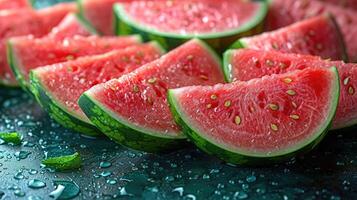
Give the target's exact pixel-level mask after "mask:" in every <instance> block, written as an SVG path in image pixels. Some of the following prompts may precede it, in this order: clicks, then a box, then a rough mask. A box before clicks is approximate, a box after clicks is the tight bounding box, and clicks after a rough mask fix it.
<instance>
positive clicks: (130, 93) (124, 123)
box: [79, 39, 224, 152]
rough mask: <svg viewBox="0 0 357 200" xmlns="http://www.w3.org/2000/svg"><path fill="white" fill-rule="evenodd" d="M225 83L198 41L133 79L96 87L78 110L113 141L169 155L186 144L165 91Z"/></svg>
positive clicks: (146, 67) (213, 57)
mask: <svg viewBox="0 0 357 200" xmlns="http://www.w3.org/2000/svg"><path fill="white" fill-rule="evenodd" d="M223 81H224V79H223V73H222V71H221V66H220V60H219V58H218V57H217V56H216V55H215V53H214V52H213V51H212V50H211V49H210V48H209V47H208V46H207V45H206V44H204V43H203V42H201V41H200V40H197V39H195V40H192V41H189V42H187V43H185V44H183V45H182V46H180V47H178V48H177V49H175V50H173V51H171V52H169V53H168V54H166V55H164V56H163V57H161V58H160V59H158V60H156V61H153V62H151V63H148V64H146V65H144V66H142V67H140V68H139V69H137V70H135V71H134V72H132V73H129V74H127V75H124V76H122V77H121V78H119V79H113V80H111V81H109V82H107V83H105V84H99V85H96V86H94V87H93V88H92V89H90V90H88V91H87V92H85V93H84V95H82V96H81V98H80V99H79V106H80V107H81V108H82V110H83V111H84V113H85V114H86V115H87V116H88V118H89V119H90V120H91V121H92V122H93V123H94V124H95V125H96V126H97V127H98V128H99V129H100V130H101V131H102V132H103V133H104V134H106V135H107V136H109V137H110V138H111V139H113V140H114V141H116V142H118V143H120V144H122V145H125V146H128V147H131V148H134V149H139V150H144V151H148V152H157V151H165V150H169V149H173V148H177V147H178V146H179V145H180V144H182V142H183V141H186V140H185V137H184V135H183V134H182V133H181V131H180V130H179V128H178V127H177V126H176V124H175V122H174V120H173V118H172V115H171V113H170V110H169V107H168V104H167V99H166V93H167V90H168V89H169V88H178V87H182V86H189V85H213V84H216V83H220V82H223Z"/></svg>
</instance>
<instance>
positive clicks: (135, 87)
mask: <svg viewBox="0 0 357 200" xmlns="http://www.w3.org/2000/svg"><path fill="white" fill-rule="evenodd" d="M133 91H134V92H135V93H138V92H139V91H140V90H139V87H138V86H137V85H134V86H133Z"/></svg>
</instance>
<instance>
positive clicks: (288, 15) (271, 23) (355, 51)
mask: <svg viewBox="0 0 357 200" xmlns="http://www.w3.org/2000/svg"><path fill="white" fill-rule="evenodd" d="M339 2H343V1H340V0H339ZM353 4H354V5H355V6H357V2H356V1H354V3H353ZM325 12H329V13H331V14H333V15H334V16H335V18H336V21H337V23H338V25H339V26H340V28H341V32H342V33H343V36H344V39H345V42H346V46H347V52H348V56H349V58H350V60H351V61H353V62H357V37H356V35H357V12H356V11H355V10H352V9H345V8H341V7H339V6H335V5H332V4H328V3H323V2H320V1H316V0H314V1H296V0H273V1H272V3H271V5H270V12H269V15H268V19H267V26H268V29H270V30H273V29H277V28H281V27H284V26H287V25H289V24H292V23H294V22H297V21H300V20H303V19H306V18H310V17H312V16H317V15H319V14H321V13H325ZM325 36H327V35H325Z"/></svg>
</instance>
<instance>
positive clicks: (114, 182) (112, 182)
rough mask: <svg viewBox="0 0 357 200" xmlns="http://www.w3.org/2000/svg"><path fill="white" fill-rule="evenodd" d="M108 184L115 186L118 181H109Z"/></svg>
mask: <svg viewBox="0 0 357 200" xmlns="http://www.w3.org/2000/svg"><path fill="white" fill-rule="evenodd" d="M107 183H108V184H110V185H115V184H117V181H116V180H115V179H108V180H107Z"/></svg>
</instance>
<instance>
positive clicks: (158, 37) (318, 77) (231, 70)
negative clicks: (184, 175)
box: [0, 0, 357, 169]
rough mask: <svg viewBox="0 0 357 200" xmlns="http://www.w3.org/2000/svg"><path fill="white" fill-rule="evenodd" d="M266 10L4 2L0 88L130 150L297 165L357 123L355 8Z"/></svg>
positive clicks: (242, 4)
mask: <svg viewBox="0 0 357 200" xmlns="http://www.w3.org/2000/svg"><path fill="white" fill-rule="evenodd" d="M6 2H7V3H6ZM10 2H11V3H10ZM267 2H268V1H253V0H248V1H247V0H235V1H232V0H223V1H216V0H185V1H181V0H160V1H157V0H155V1H154V0H78V7H77V6H76V4H73V3H67V4H59V5H57V6H54V7H50V8H46V9H42V10H33V9H32V8H31V6H30V5H31V4H30V3H29V2H27V1H25V0H16V1H13V0H0V83H2V84H4V85H6V86H19V85H20V86H22V88H23V89H25V90H26V91H28V92H30V93H32V94H33V96H34V97H35V98H36V100H37V101H38V102H39V104H40V105H41V106H42V107H43V108H44V110H46V111H47V112H48V113H49V115H50V116H51V117H52V118H53V119H54V120H56V121H57V122H58V123H59V124H61V125H62V126H64V127H66V128H70V129H73V130H75V131H78V132H80V133H81V134H84V135H88V136H101V135H106V136H108V137H109V138H110V139H112V140H114V141H115V142H117V143H119V144H121V145H124V146H127V147H129V148H133V149H137V150H143V151H147V152H160V151H168V150H172V149H177V148H180V147H182V146H184V145H185V144H187V142H188V141H191V142H192V143H194V144H196V145H197V147H199V148H200V149H202V150H203V151H205V152H207V153H209V154H212V155H216V156H217V157H219V158H221V159H223V160H224V161H226V162H230V163H239V164H260V163H269V162H277V161H280V160H284V159H288V158H290V157H292V156H295V155H297V154H301V153H305V152H307V151H309V150H311V149H313V148H314V147H315V146H317V144H318V143H319V142H320V141H321V140H322V139H323V137H324V136H325V135H326V133H327V132H328V130H330V129H331V128H332V129H340V128H345V127H349V126H352V125H355V124H356V123H357V96H356V89H357V66H356V65H357V64H353V63H347V62H348V60H349V58H350V60H352V61H357V48H356V45H355V37H354V35H355V30H357V24H356V23H355V19H356V18H357V16H356V13H355V11H354V10H353V9H354V7H353V5H354V4H353V1H344V2H345V3H342V4H341V2H340V1H334V0H313V1H292V0H272V1H269V3H267ZM352 4H353V5H352ZM346 6H347V7H348V8H346ZM268 8H269V9H270V10H269V12H268ZM77 11H78V12H77ZM325 11H328V12H325ZM267 13H268V16H267V19H266V20H267V23H266V24H265V26H266V27H267V28H268V30H270V31H271V32H266V33H260V32H262V31H263V27H264V23H263V22H264V21H265V18H266V15H267ZM355 16H356V17H355ZM275 29H277V30H275ZM340 29H341V31H340ZM259 33H260V34H259ZM114 34H119V35H120V36H114ZM132 34H135V35H132ZM256 34H259V35H256ZM100 35H106V36H100ZM142 40H144V41H145V42H146V43H144V42H143V41H142ZM229 47H230V48H231V49H230V50H228V48H229ZM346 47H347V50H346ZM164 49H166V50H168V52H167V53H166V50H164ZM225 50H227V51H226V52H225V53H224V54H222V55H223V58H224V59H223V66H222V61H221V58H220V57H219V56H218V55H217V54H216V51H217V52H223V51H225ZM8 136H9V134H7V135H5V136H4V138H5V137H8ZM10 136H12V135H10ZM18 141H20V142H21V138H20V139H19V140H18ZM72 161H75V163H77V164H76V165H75V166H76V168H78V167H80V157H79V155H76V154H73V155H69V157H67V158H65V159H58V158H53V159H50V160H47V161H44V164H46V165H48V166H53V167H57V168H60V169H61V168H62V169H69V168H68V166H67V164H66V163H68V162H72ZM62 162H63V163H64V164H63V163H62Z"/></svg>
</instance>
